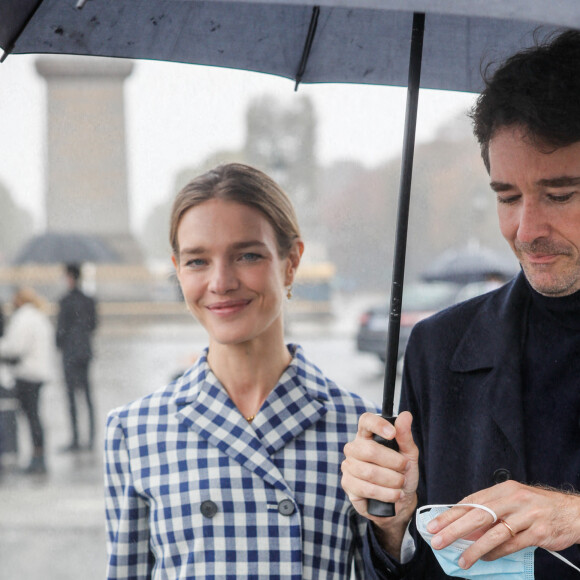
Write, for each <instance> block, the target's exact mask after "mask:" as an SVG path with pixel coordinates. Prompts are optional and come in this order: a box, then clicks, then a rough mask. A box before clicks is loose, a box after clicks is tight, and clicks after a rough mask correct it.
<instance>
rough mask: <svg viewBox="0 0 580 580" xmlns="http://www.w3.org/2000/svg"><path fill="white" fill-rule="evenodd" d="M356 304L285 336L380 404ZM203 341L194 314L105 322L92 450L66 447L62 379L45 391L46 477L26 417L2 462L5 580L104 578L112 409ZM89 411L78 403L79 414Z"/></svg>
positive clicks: (159, 382)
mask: <svg viewBox="0 0 580 580" xmlns="http://www.w3.org/2000/svg"><path fill="white" fill-rule="evenodd" d="M351 310H352V308H351ZM351 310H348V309H347V310H346V311H345V310H344V309H343V317H342V319H341V320H340V321H334V322H332V323H327V324H323V325H320V324H318V323H315V322H311V323H296V324H294V323H293V324H292V325H290V326H289V336H288V341H294V342H299V343H300V344H302V345H303V347H304V348H305V351H306V354H307V356H309V357H310V358H311V359H312V360H313V361H315V362H316V364H317V365H318V366H320V367H321V368H322V369H323V370H324V371H325V372H326V374H327V375H328V376H329V377H330V378H332V379H333V380H335V381H336V382H337V383H339V384H340V385H341V386H343V387H344V388H347V389H349V390H352V391H355V392H359V394H361V395H363V396H366V397H368V398H371V399H372V400H375V402H377V403H380V392H381V387H382V367H381V365H380V363H379V361H378V359H377V360H375V358H374V357H372V356H371V355H366V354H360V353H357V352H356V350H355V347H354V339H353V333H354V328H355V324H356V318H357V316H356V312H351ZM355 310H356V308H355ZM205 344H206V338H205V334H204V332H203V329H201V328H200V327H199V326H198V325H196V324H195V323H193V322H190V321H189V320H186V321H184V322H182V323H172V324H148V325H138V324H127V323H123V324H120V323H114V322H105V323H104V324H103V325H102V326H101V328H100V330H99V332H98V336H97V344H96V349H95V350H96V356H95V361H94V364H93V367H92V377H93V381H92V382H93V389H94V396H95V406H96V409H97V413H96V414H97V425H98V432H97V446H96V448H95V449H94V450H93V451H81V452H78V453H74V454H70V453H69V454H65V453H61V452H60V448H61V447H62V446H65V445H66V444H67V443H68V442H69V440H68V413H67V407H66V400H65V395H64V388H63V386H62V381H55V383H54V384H49V385H46V386H45V387H43V391H42V394H41V408H42V415H43V417H44V423H45V426H46V438H47V465H48V473H47V474H46V475H44V476H30V475H25V474H23V473H22V472H21V468H22V467H23V466H25V465H26V464H27V461H28V459H29V454H30V444H29V434H28V432H27V431H26V429H25V425H24V421H20V425H19V433H18V434H19V452H18V455H17V456H16V457H4V458H3V461H4V464H5V465H4V468H3V470H2V471H1V472H0V580H37V579H38V580H69V579H70V580H73V579H75V580H77V579H78V578H82V579H83V580H97V579H99V580H102V579H103V578H104V577H105V566H106V563H105V560H106V541H105V523H104V500H103V483H102V482H103V476H102V473H103V469H102V438H103V426H104V424H105V419H106V414H107V412H108V411H109V410H110V409H112V408H114V407H117V406H119V405H122V404H124V403H126V402H129V401H131V400H133V399H135V398H137V397H140V396H142V395H144V394H147V393H149V392H151V391H153V390H155V389H157V388H159V387H161V386H163V384H165V383H166V382H167V381H168V380H169V379H170V378H171V377H172V376H174V375H175V374H176V373H177V372H179V371H181V370H182V369H184V368H186V367H187V366H188V365H189V364H190V363H191V361H192V360H193V359H194V358H195V356H196V354H197V353H199V352H200V351H201V349H202V348H203V347H204V346H205ZM83 412H84V408H81V411H80V417H81V418H83V417H84V413H83ZM85 426H86V424H84V423H83V424H82V427H85ZM82 427H81V433H82V432H83V431H82Z"/></svg>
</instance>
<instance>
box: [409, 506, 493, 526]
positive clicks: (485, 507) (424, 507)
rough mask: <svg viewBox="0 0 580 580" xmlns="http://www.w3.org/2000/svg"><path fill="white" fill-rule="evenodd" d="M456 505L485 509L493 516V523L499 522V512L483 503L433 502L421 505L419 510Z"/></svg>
mask: <svg viewBox="0 0 580 580" xmlns="http://www.w3.org/2000/svg"><path fill="white" fill-rule="evenodd" d="M456 506H457V507H472V508H476V509H478V510H483V511H484V512H487V513H488V514H489V515H490V516H491V517H492V518H493V522H491V523H492V524H495V522H497V519H498V518H497V514H496V513H495V512H494V511H493V510H492V509H491V508H488V507H487V506H485V505H481V504H479V503H457V504H447V503H440V504H431V505H424V506H423V507H420V508H419V509H418V510H417V511H418V512H422V511H425V510H427V509H432V508H453V507H456Z"/></svg>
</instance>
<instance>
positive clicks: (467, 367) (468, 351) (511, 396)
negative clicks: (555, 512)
mask: <svg viewBox="0 0 580 580" xmlns="http://www.w3.org/2000/svg"><path fill="white" fill-rule="evenodd" d="M528 299H529V296H528V293H527V292H526V287H525V280H524V279H523V275H522V274H520V275H519V276H518V277H517V278H516V280H515V281H514V282H513V283H512V286H511V287H510V288H509V290H508V292H507V294H502V293H498V294H496V295H495V297H494V298H493V299H492V300H489V301H488V302H487V303H486V306H485V308H483V309H482V310H481V311H479V312H478V314H477V315H476V316H475V317H474V319H473V321H472V324H471V325H470V326H469V328H468V330H467V331H466V333H465V335H464V337H463V339H462V340H461V342H460V343H459V345H458V347H457V349H456V351H455V353H454V356H453V358H452V360H451V365H450V366H451V370H452V371H454V372H460V373H470V372H475V371H481V370H485V369H487V370H489V373H488V375H487V377H486V379H485V381H484V382H483V383H482V384H481V386H480V388H479V398H480V404H479V408H480V409H481V410H482V412H486V410H488V412H489V413H490V414H491V415H492V417H493V420H494V422H495V423H496V425H497V427H498V429H499V430H500V431H501V432H502V433H503V434H504V436H505V438H506V439H507V441H508V442H509V444H510V446H511V447H512V449H513V451H514V452H515V454H516V456H517V458H518V464H519V465H518V471H519V473H520V474H521V476H522V477H524V474H525V464H524V452H525V441H524V432H523V429H522V425H523V385H522V372H521V360H522V348H523V341H524V333H525V327H526V320H527V304H528ZM498 330H499V332H498Z"/></svg>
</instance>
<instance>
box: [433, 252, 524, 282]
mask: <svg viewBox="0 0 580 580" xmlns="http://www.w3.org/2000/svg"><path fill="white" fill-rule="evenodd" d="M517 272H518V264H517V261H515V260H514V259H510V260H508V259H507V258H506V257H504V256H503V255H501V254H498V253H497V252H494V251H493V250H491V249H490V248H486V247H484V246H475V245H473V246H470V245H468V246H466V247H462V248H450V249H449V250H446V251H445V252H443V253H442V254H441V255H440V256H438V257H437V258H435V260H433V262H432V263H431V265H430V266H429V267H428V268H427V269H426V270H425V271H424V272H423V274H422V275H421V278H423V280H425V281H426V282H435V281H441V282H455V283H458V284H468V283H470V282H483V281H485V280H488V279H489V278H491V277H497V278H501V279H503V280H509V279H510V278H512V277H513V276H514V275H515V274H516V273H517Z"/></svg>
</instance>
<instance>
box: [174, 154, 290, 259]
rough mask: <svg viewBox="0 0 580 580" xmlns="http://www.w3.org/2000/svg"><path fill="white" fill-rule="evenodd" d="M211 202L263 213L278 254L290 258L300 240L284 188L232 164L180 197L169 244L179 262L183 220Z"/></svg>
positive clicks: (195, 181)
mask: <svg viewBox="0 0 580 580" xmlns="http://www.w3.org/2000/svg"><path fill="white" fill-rule="evenodd" d="M210 199H223V200H226V201H235V202H237V203H241V204H242V205H247V206H249V207H253V208H255V209H257V210H258V211H260V212H261V213H262V214H263V215H264V216H265V217H266V219H267V220H268V221H269V222H270V225H271V226H272V227H273V228H274V232H275V234H276V242H277V245H278V252H279V255H280V257H282V258H284V257H286V256H287V255H288V252H289V251H290V249H291V248H292V245H293V244H294V242H295V241H296V240H297V239H298V238H299V237H300V229H299V227H298V220H297V219H296V213H295V211H294V207H293V206H292V202H291V201H290V199H289V197H288V196H287V195H286V193H284V191H283V190H282V188H281V187H280V186H279V185H278V184H277V183H276V182H275V181H274V180H273V179H272V178H271V177H268V175H266V174H265V173H263V172H262V171H259V170H258V169H255V168H254V167H250V166H249V165H243V164H241V163H229V164H227V165H220V166H218V167H216V168H215V169H212V170H210V171H208V172H207V173H204V174H203V175H200V176H199V177H196V178H195V179H193V180H192V181H190V182H189V183H188V184H187V185H186V186H185V187H184V188H183V189H182V190H181V191H180V192H179V193H178V194H177V196H176V198H175V201H174V202H173V208H172V210H171V219H170V224H169V242H170V243H171V248H172V250H173V255H174V256H175V259H176V260H177V261H179V242H178V239H177V230H178V228H179V224H180V222H181V219H182V218H183V216H184V215H185V213H186V212H187V211H188V210H189V209H191V208H192V207H195V206H197V205H199V204H201V203H203V202H204V201H208V200H210Z"/></svg>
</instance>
